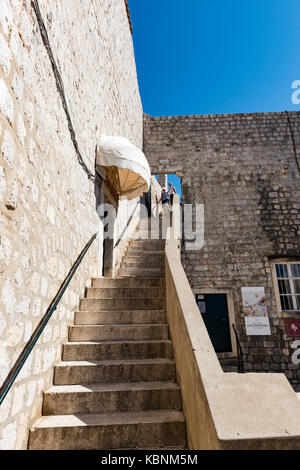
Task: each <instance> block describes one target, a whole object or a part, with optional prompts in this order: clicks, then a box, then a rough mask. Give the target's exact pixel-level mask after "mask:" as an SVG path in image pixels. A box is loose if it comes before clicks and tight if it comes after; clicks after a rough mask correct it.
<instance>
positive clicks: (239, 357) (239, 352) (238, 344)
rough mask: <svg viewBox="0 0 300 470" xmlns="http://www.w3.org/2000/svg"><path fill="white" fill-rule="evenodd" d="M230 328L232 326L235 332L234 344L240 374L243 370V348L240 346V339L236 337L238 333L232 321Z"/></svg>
mask: <svg viewBox="0 0 300 470" xmlns="http://www.w3.org/2000/svg"><path fill="white" fill-rule="evenodd" d="M232 328H233V331H234V333H235V338H236V345H237V353H238V372H239V373H240V374H243V373H244V372H245V368H244V360H243V355H244V353H243V350H242V346H241V343H240V340H239V337H238V334H237V331H236V329H235V326H234V324H233V323H232Z"/></svg>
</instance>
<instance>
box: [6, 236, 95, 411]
mask: <svg viewBox="0 0 300 470" xmlns="http://www.w3.org/2000/svg"><path fill="white" fill-rule="evenodd" d="M97 235H98V233H95V234H94V235H93V236H92V238H91V239H90V241H89V242H88V243H87V244H86V245H85V247H84V248H83V250H82V251H81V253H80V255H79V256H78V258H77V259H76V261H75V263H74V264H73V266H72V267H71V269H70V271H69V273H68V275H67V277H66V278H65V280H64V281H63V283H62V285H61V286H60V288H59V290H58V292H57V294H56V295H55V297H54V299H53V300H52V302H51V304H50V305H49V307H48V309H47V311H46V313H45V315H44V316H43V318H42V319H41V320H40V322H39V324H38V325H37V327H36V329H35V330H34V332H33V333H32V335H31V337H30V339H29V341H28V342H27V343H26V346H25V347H24V349H23V351H22V352H21V354H20V356H19V357H18V359H17V360H16V362H15V364H14V365H13V367H12V368H11V370H10V372H9V374H8V376H7V377H6V379H5V380H4V382H3V384H2V386H1V388H0V405H1V403H2V402H3V400H4V398H5V397H6V395H7V393H8V392H9V390H10V388H11V386H12V385H13V383H14V381H15V380H16V378H17V375H18V374H19V372H20V370H21V369H22V367H23V365H24V364H25V361H26V359H27V358H28V356H29V354H30V353H31V351H32V350H33V348H34V346H35V344H36V342H37V341H38V339H39V337H40V336H41V334H42V332H43V330H44V328H45V326H46V325H47V323H48V321H49V320H50V318H51V317H52V314H53V312H54V311H55V310H56V308H57V305H58V303H59V302H60V300H61V298H62V296H63V294H64V292H65V290H66V289H67V287H68V285H69V284H70V282H71V280H72V278H73V276H74V274H75V273H76V271H77V269H78V267H79V265H80V263H81V261H82V260H83V258H84V256H85V255H86V253H87V251H88V249H89V248H90V246H91V245H92V243H93V241H94V240H95V239H96V237H97Z"/></svg>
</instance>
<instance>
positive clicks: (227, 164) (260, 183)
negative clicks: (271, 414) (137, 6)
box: [144, 112, 300, 385]
mask: <svg viewBox="0 0 300 470" xmlns="http://www.w3.org/2000/svg"><path fill="white" fill-rule="evenodd" d="M289 114H290V120H291V125H292V129H293V133H294V137H295V141H296V146H297V150H298V160H299V161H300V158H299V155H300V132H299V131H300V119H299V113H298V112H290V113H289ZM144 152H145V154H146V157H147V158H148V160H149V163H150V166H151V170H152V173H154V174H155V173H163V172H166V173H168V171H170V170H172V172H174V171H177V172H180V174H182V175H183V178H182V198H183V203H185V204H186V203H187V204H188V203H194V204H196V203H198V204H204V212H205V221H204V229H205V232H204V233H205V244H204V247H203V249H202V250H197V251H193V250H190V251H187V250H183V253H182V262H183V265H184V268H185V271H186V273H187V277H188V280H189V282H190V284H191V286H192V289H193V292H194V293H205V291H206V289H210V291H211V290H212V289H216V290H218V289H219V292H220V291H222V289H230V291H231V292H232V294H233V297H234V310H235V316H236V326H237V329H238V333H239V336H240V341H241V344H242V347H243V349H244V351H245V356H244V358H245V363H246V368H247V370H249V371H250V370H251V371H262V370H264V371H270V372H272V371H274V372H280V371H283V372H285V374H286V375H287V377H288V378H289V379H290V381H291V383H292V384H294V385H295V384H297V383H298V384H299V381H300V369H299V367H296V368H294V369H289V367H288V365H292V364H291V362H292V361H291V355H292V353H293V351H294V350H293V349H292V348H291V340H289V339H288V338H287V336H286V333H285V327H284V321H283V318H284V314H282V312H281V311H280V310H278V309H277V305H276V300H275V292H274V284H273V280H272V275H271V258H272V257H278V258H285V257H296V259H299V253H300V236H299V234H300V212H299V208H300V190H299V174H298V173H297V167H296V163H295V159H294V156H293V144H292V139H291V134H290V130H289V126H288V121H287V115H286V113H281V112H278V113H253V114H224V115H202V116H201V115H199V116H169V117H150V116H147V115H145V117H144ZM160 160H169V164H164V163H160ZM294 259H295V258H294ZM245 286H264V287H265V291H266V298H267V308H268V315H269V317H270V323H271V331H272V336H271V337H269V338H265V337H253V336H247V335H246V331H245V324H244V313H243V306H242V297H241V287H245ZM266 340H270V342H269V344H264V342H265V341H266ZM275 349H276V351H280V353H279V352H277V353H275ZM287 350H288V351H289V353H288V354H287ZM283 351H285V352H283ZM262 352H263V354H262ZM274 356H277V358H276V361H275V360H273V357H274Z"/></svg>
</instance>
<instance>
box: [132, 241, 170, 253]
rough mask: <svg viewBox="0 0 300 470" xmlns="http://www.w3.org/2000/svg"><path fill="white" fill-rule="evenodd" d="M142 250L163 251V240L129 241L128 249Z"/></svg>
mask: <svg viewBox="0 0 300 470" xmlns="http://www.w3.org/2000/svg"><path fill="white" fill-rule="evenodd" d="M135 247H136V248H140V249H141V248H142V249H144V250H145V251H146V250H164V248H165V240H131V241H130V242H129V248H135Z"/></svg>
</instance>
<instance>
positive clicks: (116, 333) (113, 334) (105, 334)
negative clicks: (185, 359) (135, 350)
mask: <svg viewBox="0 0 300 470" xmlns="http://www.w3.org/2000/svg"><path fill="white" fill-rule="evenodd" d="M125 339H126V340H140V341H141V340H143V339H146V340H147V339H169V326H168V325H167V324H166V325H155V324H154V325H138V324H136V325H84V326H70V327H69V341H76V342H78V341H105V340H107V341H109V340H125Z"/></svg>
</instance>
